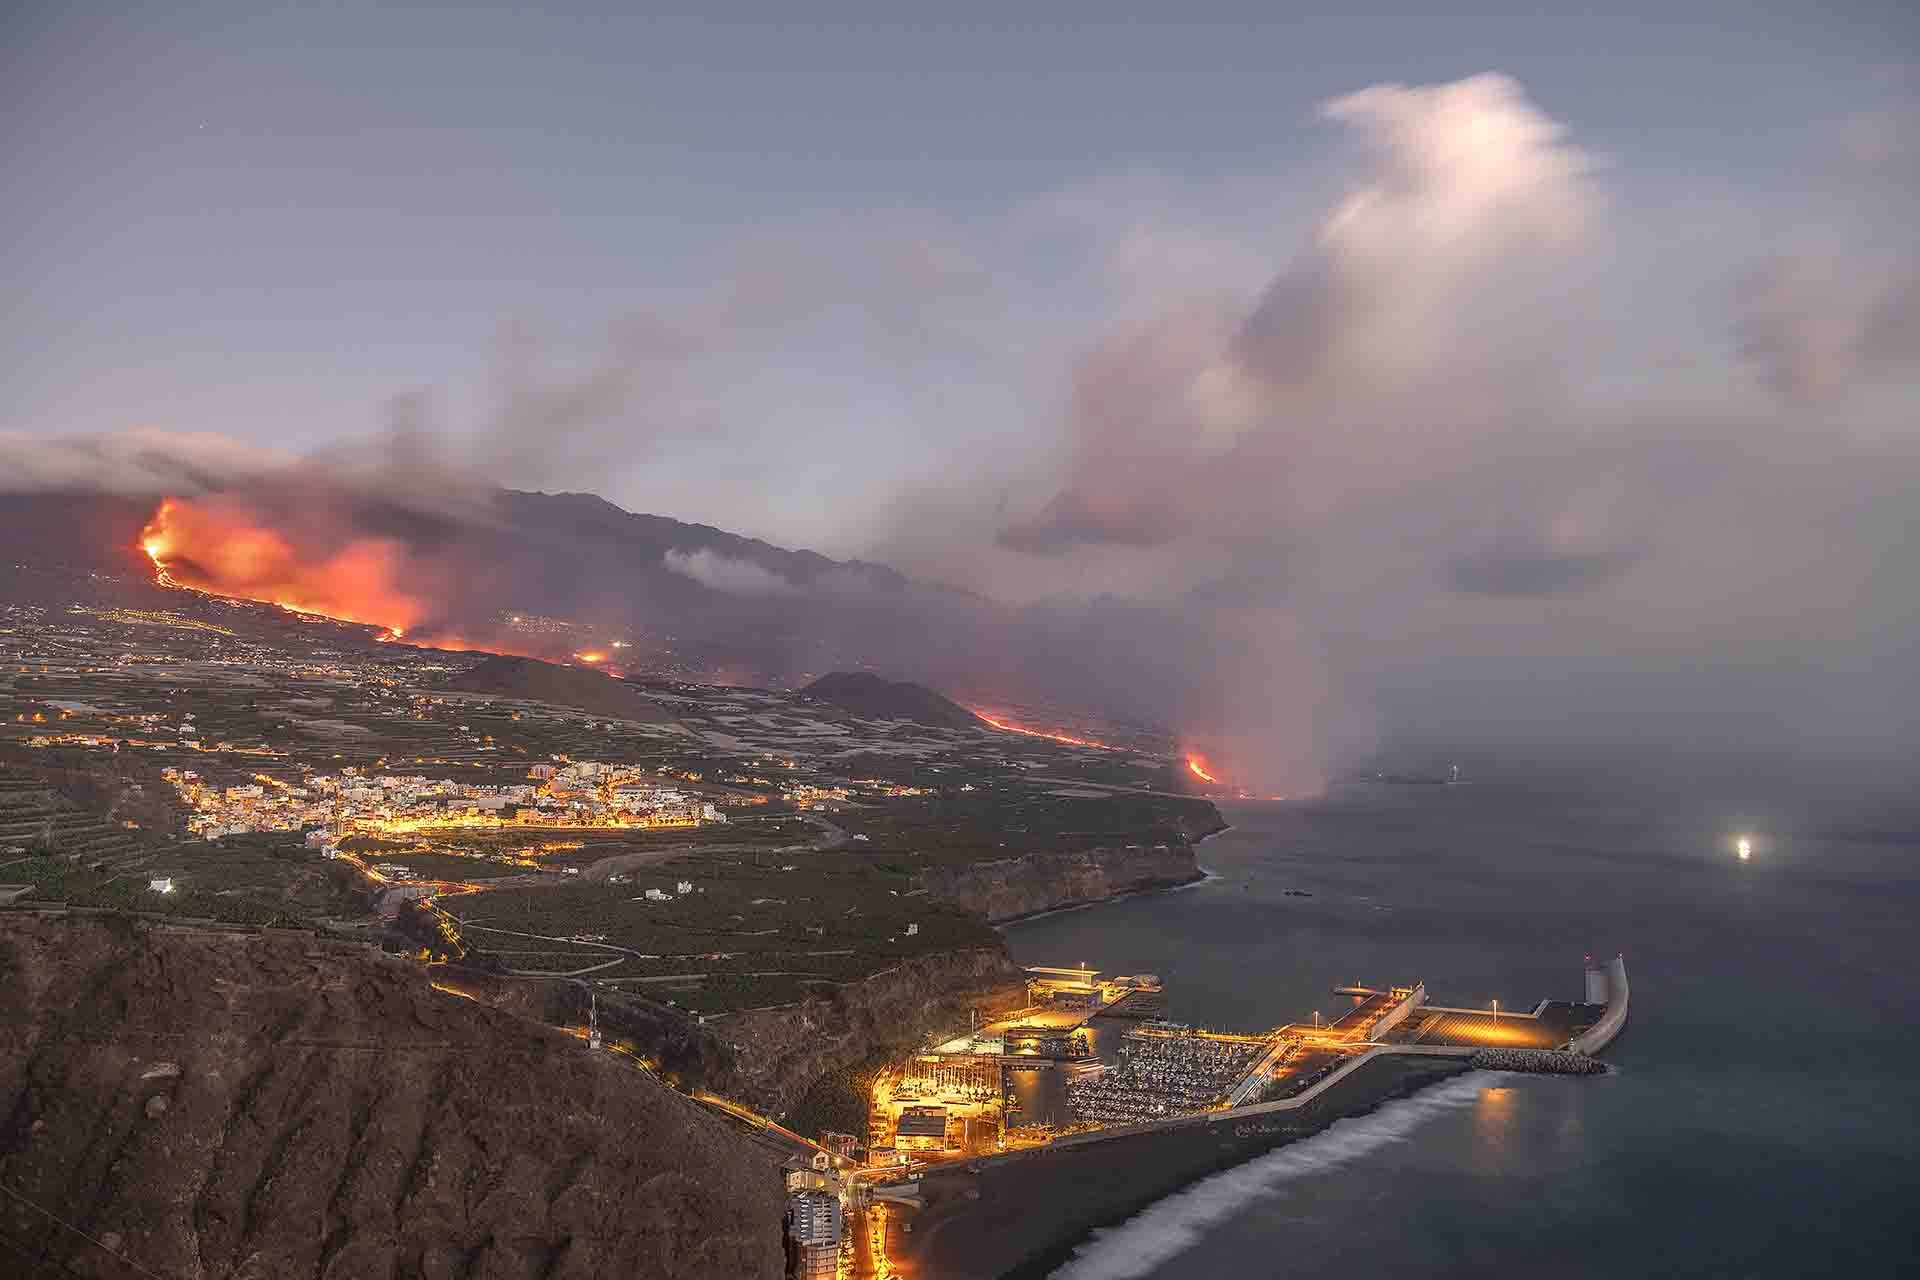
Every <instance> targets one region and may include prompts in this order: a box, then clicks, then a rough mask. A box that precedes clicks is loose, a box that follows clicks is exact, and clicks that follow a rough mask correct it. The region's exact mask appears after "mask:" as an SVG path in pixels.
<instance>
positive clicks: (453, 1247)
mask: <svg viewBox="0 0 1920 1280" xmlns="http://www.w3.org/2000/svg"><path fill="white" fill-rule="evenodd" d="M0 1184H4V1185H5V1187H6V1188H8V1189H9V1190H10V1191H12V1192H15V1193H17V1196H18V1197H21V1198H15V1197H14V1196H9V1197H7V1198H6V1199H4V1200H0V1224H4V1225H0V1232H3V1233H4V1238H5V1240H6V1241H7V1243H8V1244H9V1246H10V1247H9V1248H8V1250H7V1252H8V1255H9V1257H10V1265H14V1266H23V1267H24V1268H25V1274H46V1275H56V1274H57V1275H78V1276H98V1277H109V1276H111V1277H121V1276H134V1275H139V1274H149V1275H150V1274H154V1273H159V1274H162V1275H167V1276H181V1277H196V1278H201V1277H260V1278H262V1280H264V1278H265V1277H279V1276H303V1277H304V1276H311V1277H318V1278H319V1280H348V1278H353V1280H358V1278H359V1277H392V1278H398V1277H419V1278H420V1280H429V1278H439V1277H446V1278H448V1280H454V1278H457V1277H472V1278H474V1280H480V1278H483V1277H484V1278H491V1277H503V1278H504V1277H522V1276H525V1277H536V1276H537V1277H573V1276H578V1277H589V1276H607V1275H644V1276H661V1277H689V1278H692V1277H700V1278H705V1277H713V1278H715V1280H719V1278H720V1277H729V1278H731V1277H738V1276H777V1275H779V1274H780V1273H781V1267H782V1257H781V1225H780V1219H781V1213H782V1209H783V1194H782V1192H781V1190H780V1185H779V1181H778V1178H777V1175H776V1172H775V1170H774V1169H773V1168H772V1167H771V1165H770V1162H769V1160H768V1159H767V1157H766V1156H765V1155H764V1154H763V1153H761V1152H760V1151H758V1150H757V1149H756V1148H755V1147H754V1146H753V1145H752V1144H751V1143H750V1141H749V1140H748V1139H747V1138H746V1137H745V1136H743V1135H742V1134H741V1133H739V1132H738V1131H737V1130H736V1129H734V1128H733V1127H731V1126H730V1125H728V1124H727V1123H726V1122H725V1121H723V1120H720V1119H718V1118H716V1117H713V1116H711V1115H709V1114H707V1113H706V1112H704V1111H703V1110H702V1109H701V1108H700V1107H699V1106H698V1105H697V1104H695V1103H693V1102H691V1101H690V1100H688V1099H685V1098H683V1097H681V1096H679V1095H677V1094H675V1093H674V1092H672V1091H671V1090H669V1089H667V1088H666V1087H664V1086H663V1085H661V1084H659V1083H657V1082H655V1081H653V1080H652V1079H650V1078H648V1077H647V1076H645V1075H644V1074H642V1073H640V1072H637V1071H635V1070H633V1069H632V1068H630V1067H627V1066H625V1065H623V1064H621V1063H619V1062H616V1061H612V1060H610V1059H609V1058H607V1057H602V1056H598V1055H593V1054H590V1053H588V1052H587V1050H586V1049H585V1047H584V1046H583V1045H581V1044H580V1043H579V1041H577V1040H575V1039H573V1038H571V1037H569V1036H567V1035H565V1034H564V1033H561V1032H557V1031H554V1030H551V1029H549V1028H545V1027H540V1026H537V1025H534V1024H533V1023H530V1022H527V1021H525V1020H523V1019H520V1018H517V1017H514V1016H513V1015H511V1014H508V1013H504V1012H500V1011H498V1010H494V1009H489V1008H486V1007H484V1006H482V1005H479V1004H477V1003H474V1002H472V1001H469V1000H463V999H460V998H458V997H456V996H453V995H448V994H444V993H441V992H436V991H434V990H433V989H432V988H431V987H430V985H429V982H428V977H427V971H424V970H422V969H420V968H418V967H416V966H413V965H411V964H408V963H405V962H400V961H395V960H390V959H387V958H384V957H380V956H377V955H373V954H370V953H368V952H367V951H366V950H364V949H362V948H356V947H352V946H346V945H340V944H329V943H325V942H321V941H317V940H315V939H313V938H311V937H307V936H304V935H300V934H289V935H264V936H263V935H253V936H249V935H244V934H232V933H217V932H212V931H207V932H187V931H181V930H162V929H153V928H148V927H145V926H143V925H138V924H135V923H132V922H129V921H126V920H124V919H120V920H116V919H95V920H87V921H80V920H71V919H49V918H36V917H32V916H27V915H24V914H9V915H8V916H6V917H5V918H4V920H0ZM56 1216H57V1218H58V1219H60V1220H63V1221H64V1224H65V1225H63V1224H62V1222H61V1221H56V1220H55V1217H56ZM89 1237H91V1239H89ZM126 1260H131V1262H132V1263H133V1264H137V1265H129V1262H128V1261H126ZM14 1274H20V1272H15V1273H14Z"/></svg>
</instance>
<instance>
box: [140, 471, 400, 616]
mask: <svg viewBox="0 0 1920 1280" xmlns="http://www.w3.org/2000/svg"><path fill="white" fill-rule="evenodd" d="M140 547H141V549H142V550H144V551H145V552H146V553H147V557H148V558H149V559H150V560H152V561H153V565H154V570H155V580H156V581H158V582H159V583H160V585H162V586H167V587H186V588H190V589H192V590H195V591H204V592H207V593H208V594H210V595H217V596H229V597H232V598H234V599H239V600H255V601H258V602H260V603H261V604H273V605H278V606H280V607H281V608H282V609H286V610H289V611H291V612H293V613H301V614H317V615H320V616H322V617H328V618H334V619H337V620H339V621H341V622H358V623H363V624H366V625H368V626H375V627H384V628H386V629H387V631H388V633H389V635H390V637H391V638H393V639H398V638H400V637H401V636H402V635H404V634H405V633H406V630H407V628H409V627H411V626H412V625H413V624H414V623H415V622H416V621H418V620H419V619H420V618H421V617H422V616H423V615H424V614H425V612H426V608H425V605H424V604H423V603H422V602H421V601H420V600H418V599H416V598H415V597H414V596H412V595H411V594H409V593H408V592H406V591H404V590H402V589H401V587H400V586H399V582H400V580H401V578H402V575H403V567H404V566H403V563H402V560H403V557H402V553H401V550H400V547H399V546H398V544H396V543H394V542H392V541H390V540H388V539H385V538H368V537H358V538H351V539H348V540H346V541H344V542H343V543H341V544H340V545H339V546H337V547H335V548H333V549H331V550H330V551H328V552H327V553H326V554H324V555H321V556H317V557H313V556H303V555H302V554H301V553H300V552H298V551H296V550H295V548H294V546H293V544H292V543H291V542H289V541H288V540H287V538H286V537H285V536H283V535H282V534H281V533H280V532H279V531H278V530H275V529H272V528H268V527H267V526H265V525H264V524H261V523H259V521H258V519H257V518H256V517H255V515H254V514H253V513H252V512H250V511H248V510H247V509H246V508H245V507H243V506H241V505H239V504H235V503H225V502H220V501H218V500H199V499H196V500H192V501H189V500H187V499H183V498H168V499H167V500H166V501H164V502H162V503H161V504H160V506H159V509H158V510H156V511H155V512H154V513H153V519H151V520H149V521H148V522H147V527H146V528H145V529H143V530H142V531H141V533H140Z"/></svg>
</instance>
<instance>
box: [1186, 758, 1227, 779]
mask: <svg viewBox="0 0 1920 1280" xmlns="http://www.w3.org/2000/svg"><path fill="white" fill-rule="evenodd" d="M1187 772H1188V773H1190V774H1192V775H1193V776H1194V777H1196V778H1198V779H1200V781H1202V782H1213V783H1218V782H1219V781H1220V779H1218V778H1216V777H1214V776H1213V775H1212V774H1210V773H1208V772H1207V762H1206V761H1205V760H1203V759H1201V758H1200V756H1199V755H1197V754H1192V755H1189V756H1188V757H1187Z"/></svg>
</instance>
